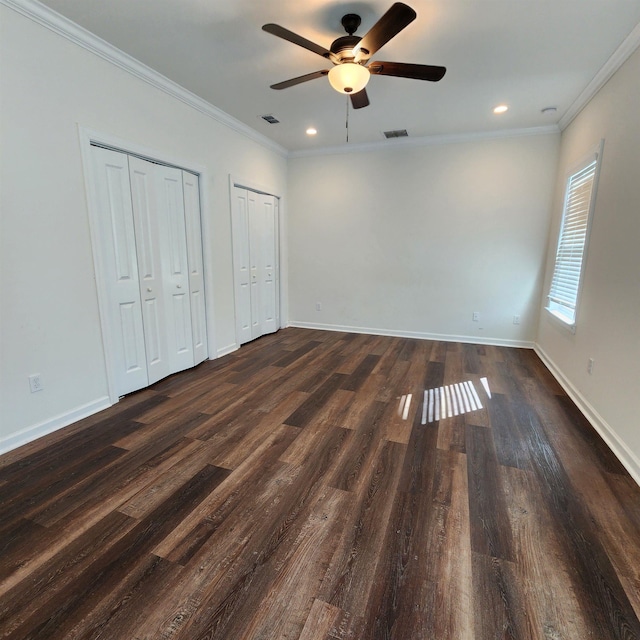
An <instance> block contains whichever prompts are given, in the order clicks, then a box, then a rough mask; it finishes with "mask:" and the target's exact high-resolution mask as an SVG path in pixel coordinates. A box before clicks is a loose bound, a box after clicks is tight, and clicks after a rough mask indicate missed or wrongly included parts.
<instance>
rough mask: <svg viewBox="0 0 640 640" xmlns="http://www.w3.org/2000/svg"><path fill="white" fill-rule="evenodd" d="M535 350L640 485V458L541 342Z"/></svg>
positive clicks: (535, 346)
mask: <svg viewBox="0 0 640 640" xmlns="http://www.w3.org/2000/svg"><path fill="white" fill-rule="evenodd" d="M534 350H535V352H536V353H537V354H538V356H539V357H540V359H541V360H542V362H543V363H544V365H545V366H546V367H547V369H549V371H550V372H551V374H552V375H553V377H554V378H555V379H556V380H557V381H558V383H559V384H560V386H561V387H562V388H563V389H564V390H565V391H566V392H567V395H568V396H569V397H570V398H571V400H573V402H574V403H575V404H576V406H577V407H578V409H580V412H581V413H582V414H583V415H584V417H585V418H586V419H587V420H588V421H589V423H590V424H591V426H592V427H593V428H594V429H595V430H596V431H597V432H598V433H599V434H600V436H601V437H602V439H603V440H604V441H605V443H606V444H607V446H608V447H609V449H611V451H612V452H613V453H614V455H615V456H616V458H618V460H620V462H621V463H622V465H623V466H624V468H625V469H626V470H627V471H628V472H629V475H630V476H631V477H632V478H633V479H634V480H635V482H636V483H637V484H638V485H639V486H640V460H639V459H638V457H637V456H636V455H635V454H634V453H633V451H632V450H631V449H630V448H629V447H628V446H627V444H626V443H625V442H624V441H623V440H622V439H621V438H620V436H618V434H617V433H616V432H615V430H614V429H613V427H611V425H609V424H608V423H607V421H606V420H605V419H604V418H603V417H602V416H601V415H600V414H599V413H598V412H597V411H596V409H594V407H593V406H592V405H591V404H590V403H589V401H588V400H587V399H586V398H585V397H584V396H583V395H582V394H581V393H580V391H578V389H576V388H575V386H574V385H573V384H572V383H571V381H570V380H569V379H568V378H567V377H566V376H565V375H564V373H563V372H562V371H561V370H560V368H559V367H558V366H557V365H556V364H555V362H554V361H553V360H552V359H551V358H550V357H549V356H548V355H547V354H546V353H545V351H544V349H542V347H541V346H540V345H539V344H535V345H534Z"/></svg>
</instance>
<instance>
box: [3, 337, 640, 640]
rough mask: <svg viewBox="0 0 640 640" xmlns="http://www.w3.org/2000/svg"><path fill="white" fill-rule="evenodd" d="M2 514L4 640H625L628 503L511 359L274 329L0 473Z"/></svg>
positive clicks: (603, 451)
mask: <svg viewBox="0 0 640 640" xmlns="http://www.w3.org/2000/svg"><path fill="white" fill-rule="evenodd" d="M467 381H470V382H471V383H473V385H474V387H475V388H476V391H477V393H478V395H479V397H480V398H481V402H482V404H483V408H482V409H476V410H473V408H472V407H465V411H466V412H465V413H462V414H460V415H457V416H452V417H444V416H439V420H434V421H432V422H427V423H426V424H422V421H423V420H422V403H423V399H424V391H425V390H426V389H439V388H440V387H442V386H445V385H451V384H459V383H463V382H467ZM485 383H487V384H488V386H489V391H490V392H489V391H487V390H485ZM409 395H411V401H410V402H408V401H407V398H408V397H409ZM0 496H1V502H0V637H2V638H14V639H15V640H26V639H27V638H47V639H50V640H85V639H86V640H89V639H91V640H97V639H98V638H109V639H110V640H111V639H113V640H120V639H123V640H125V639H126V640H159V639H164V640H169V639H172V640H205V639H206V640H215V639H218V640H222V639H224V640H276V639H278V640H284V639H285V638H286V639H287V640H310V639H311V638H313V639H314V640H408V639H411V640H414V639H415V640H423V639H425V640H426V639H429V640H431V639H435V640H497V639H498V638H499V639H500V640H504V639H505V638H512V639H514V640H516V639H517V640H573V639H574V638H580V639H582V638H593V639H597V640H622V639H624V640H640V620H639V618H638V615H639V613H640V487H638V485H636V484H635V483H634V482H633V480H632V479H631V478H630V476H629V475H628V474H627V473H626V471H625V470H624V468H623V466H622V465H621V464H620V462H619V461H618V460H617V459H616V458H615V456H614V455H613V453H612V452H611V451H610V450H609V448H608V447H607V446H606V444H605V443H604V442H603V441H602V439H601V438H600V437H599V436H598V434H597V432H596V431H595V430H594V429H593V428H592V427H591V426H590V425H589V424H588V422H587V421H586V419H585V418H584V417H583V416H582V415H581V414H580V413H579V411H578V410H577V408H576V407H575V405H574V404H573V403H572V402H571V400H570V399H569V398H568V396H567V395H566V393H565V392H564V390H563V389H562V387H561V386H560V385H559V384H558V383H557V382H556V381H555V379H554V378H553V376H552V375H551V374H550V372H549V371H548V370H547V369H546V368H545V367H544V364H543V363H542V361H541V360H540V359H539V358H538V356H537V355H536V354H535V353H534V352H533V351H532V350H528V349H515V348H504V347H495V346H490V345H473V344H459V343H447V342H442V341H429V340H415V339H405V338H399V337H385V336H372V335H364V334H349V333H345V332H327V331H321V330H309V329H296V328H289V329H285V330H281V331H278V332H277V333H275V334H270V335H268V336H264V337H263V338H261V339H259V340H255V341H253V342H250V343H248V344H247V345H244V346H243V347H242V348H241V349H239V350H238V351H236V352H234V353H232V354H229V355H227V356H225V357H223V358H220V359H218V360H214V361H207V362H204V363H201V364H200V365H198V366H197V367H195V368H194V369H191V370H189V371H185V372H182V373H179V374H176V375H173V376H171V377H169V378H167V379H165V380H162V381H160V382H158V383H156V384H154V385H153V386H152V387H151V388H149V389H146V390H143V391H141V392H137V393H134V394H131V395H130V396H127V397H125V398H123V399H122V400H121V401H120V402H119V403H118V404H116V405H114V406H113V407H111V408H109V409H107V410H106V411H104V412H101V413H100V414H96V415H94V416H91V417H90V418H87V419H86V420H83V421H80V422H79V423H77V424H75V425H71V426H70V427H67V428H65V429H62V430H60V431H59V432H56V433H53V434H50V435H49V436H47V437H45V438H43V439H42V440H40V441H38V442H35V443H31V444H29V445H27V446H25V447H23V448H21V449H18V450H16V451H13V452H10V453H9V454H7V455H5V456H0Z"/></svg>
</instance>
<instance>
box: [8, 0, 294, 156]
mask: <svg viewBox="0 0 640 640" xmlns="http://www.w3.org/2000/svg"><path fill="white" fill-rule="evenodd" d="M0 3H1V4H4V5H5V6H7V7H9V8H10V9H13V10H14V11H16V12H17V13H19V14H21V15H23V16H25V17H26V18H29V19H30V20H33V21H34V22H36V23H38V24H40V25H41V26H43V27H46V28H47V29H50V30H51V31H53V32H54V33H57V34H58V35H60V36H62V37H64V38H66V39H67V40H69V41H70V42H73V43H74V44H76V45H78V46H80V47H82V48H83V49H86V50H87V51H90V52H91V53H93V54H95V55H97V56H98V57H100V58H102V59H103V60H106V61H107V62H110V63H111V64H113V65H115V66H116V67H119V68H120V69H123V70H124V71H127V72H128V73H130V74H131V75H133V76H135V77H136V78H138V79H140V80H142V81H143V82H146V83H147V84H150V85H151V86H152V87H155V88H156V89H160V91H163V92H164V93H166V94H168V95H170V96H172V97H173V98H176V99H177V100H179V101H180V102H182V103H184V104H186V105H188V106H190V107H192V108H193V109H195V110H196V111H199V112H200V113H202V114H203V115H205V116H208V117H209V118H212V119H213V120H215V121H217V122H219V123H220V124H223V125H225V126H226V127H228V128H229V129H233V130H234V131H236V132H237V133H240V134H241V135H243V136H245V137H247V138H249V139H251V140H253V141H254V142H257V143H258V144H260V145H262V146H263V147H265V148H267V149H269V150H270V151H273V152H275V153H277V154H278V155H280V156H282V157H283V158H286V157H287V150H286V149H285V148H284V147H283V146H281V145H279V144H278V143H276V142H274V141H273V140H271V139H269V138H267V137H266V136H264V135H262V134H261V133H259V132H258V131H256V130H255V129H252V128H251V127H249V126H247V125H246V124H244V123H243V122H240V121H239V120H236V119H235V118H234V117H232V116H230V115H229V114H228V113H225V112H224V111H222V110H221V109H219V108H218V107H215V106H214V105H212V104H211V103H210V102H207V101H206V100H204V99H202V98H200V97H199V96H197V95H195V94H194V93H191V91H188V90H187V89H185V88H184V87H181V86H180V85H179V84H177V83H175V82H173V80H169V78H166V77H165V76H163V75H162V74H161V73H158V72H157V71H155V70H153V69H151V67H148V66H147V65H145V64H143V63H142V62H140V61H139V60H136V59H135V58H133V57H132V56H130V55H128V54H126V53H124V52H123V51H120V49H117V48H116V47H114V46H113V45H112V44H109V43H108V42H106V41H105V40H102V38H99V37H98V36H96V35H95V34H93V33H91V32H90V31H87V30H86V29H84V28H83V27H81V26H79V25H77V24H76V23H75V22H72V21H71V20H69V19H68V18H65V17H64V16H62V15H60V14H59V13H57V12H56V11H53V10H52V9H49V8H48V7H46V6H44V5H42V4H40V3H39V2H36V0H0Z"/></svg>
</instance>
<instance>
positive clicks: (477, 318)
mask: <svg viewBox="0 0 640 640" xmlns="http://www.w3.org/2000/svg"><path fill="white" fill-rule="evenodd" d="M471 317H472V319H473V321H474V322H480V312H479V311H474V312H473V316H471Z"/></svg>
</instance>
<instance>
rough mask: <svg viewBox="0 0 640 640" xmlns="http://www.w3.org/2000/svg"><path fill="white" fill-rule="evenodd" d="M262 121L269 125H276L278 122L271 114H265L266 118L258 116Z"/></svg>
mask: <svg viewBox="0 0 640 640" xmlns="http://www.w3.org/2000/svg"><path fill="white" fill-rule="evenodd" d="M260 117H261V118H262V119H263V120H266V121H267V122H268V123H269V124H278V123H279V122H280V120H278V119H277V118H274V117H273V116H272V115H271V114H267V115H266V116H260Z"/></svg>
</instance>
